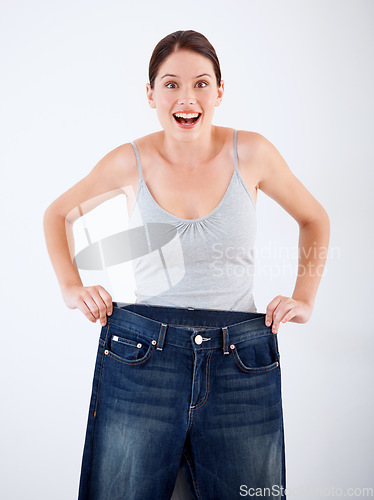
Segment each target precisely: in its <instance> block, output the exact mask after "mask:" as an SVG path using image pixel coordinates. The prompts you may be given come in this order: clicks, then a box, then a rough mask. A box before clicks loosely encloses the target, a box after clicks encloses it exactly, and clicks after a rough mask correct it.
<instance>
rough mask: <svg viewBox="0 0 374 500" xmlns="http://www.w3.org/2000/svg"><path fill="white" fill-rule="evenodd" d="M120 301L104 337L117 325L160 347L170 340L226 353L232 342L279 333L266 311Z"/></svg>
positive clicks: (116, 305)
mask: <svg viewBox="0 0 374 500" xmlns="http://www.w3.org/2000/svg"><path fill="white" fill-rule="evenodd" d="M120 304H121V303H118V302H113V313H112V315H111V316H108V317H107V318H108V319H107V321H108V322H107V326H104V327H102V330H101V338H102V340H105V339H106V337H107V335H108V333H109V331H110V325H116V326H118V327H121V328H124V329H126V330H129V331H131V332H135V333H139V334H141V335H143V336H146V337H148V338H149V339H152V340H156V341H157V349H158V350H162V349H163V347H164V344H165V342H167V343H171V344H174V345H177V346H180V347H185V348H189V349H191V348H195V349H211V348H216V347H223V352H224V354H229V343H230V342H235V343H236V344H237V343H239V342H241V341H244V340H248V339H251V338H253V339H254V338H257V337H262V336H265V335H276V334H274V333H273V332H272V331H271V325H270V326H266V325H265V313H259V312H241V311H225V310H216V309H196V308H189V307H188V308H182V307H168V306H154V305H151V306H150V305H146V304H126V305H120ZM196 335H199V338H198V339H197V342H196V340H194V339H195V337H196ZM191 341H192V342H191ZM192 346H193V347H192Z"/></svg>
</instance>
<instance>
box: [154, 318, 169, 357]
mask: <svg viewBox="0 0 374 500" xmlns="http://www.w3.org/2000/svg"><path fill="white" fill-rule="evenodd" d="M167 327H168V325H167V324H166V323H161V329H160V334H159V336H158V342H157V349H158V350H159V351H162V349H163V348H164V343H165V334H166V329H167Z"/></svg>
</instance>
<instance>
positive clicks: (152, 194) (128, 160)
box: [44, 30, 329, 500]
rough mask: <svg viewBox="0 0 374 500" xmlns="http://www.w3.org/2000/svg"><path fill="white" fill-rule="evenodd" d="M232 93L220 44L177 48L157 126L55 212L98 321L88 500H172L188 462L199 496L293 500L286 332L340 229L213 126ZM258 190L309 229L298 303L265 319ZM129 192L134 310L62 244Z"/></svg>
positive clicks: (152, 96)
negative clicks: (283, 366)
mask: <svg viewBox="0 0 374 500" xmlns="http://www.w3.org/2000/svg"><path fill="white" fill-rule="evenodd" d="M223 93H224V82H223V80H221V71H220V65H219V61H218V58H217V55H216V52H215V50H214V48H213V47H212V45H211V44H210V43H209V41H208V40H207V39H206V38H205V37H204V36H203V35H202V34H200V33H197V32H195V31H193V30H188V31H177V32H175V33H172V34H170V35H168V36H166V37H165V38H163V39H162V40H161V41H160V42H159V43H158V44H157V46H156V47H155V49H154V51H153V54H152V57H151V61H150V65H149V83H148V84H147V98H148V102H149V104H150V106H151V107H152V108H154V109H156V112H157V114H158V118H159V121H160V123H161V125H162V130H161V131H159V132H155V133H153V134H150V135H147V136H145V137H142V138H141V139H137V140H136V141H132V142H131V143H126V144H124V145H121V146H119V147H118V148H116V149H114V150H113V151H111V152H110V153H108V154H107V155H106V156H105V157H104V158H103V159H102V160H101V161H100V162H99V163H98V164H97V165H96V166H95V167H94V168H93V170H92V171H91V172H90V173H89V175H87V177H85V178H84V179H82V180H81V181H80V182H78V183H77V184H76V185H75V186H73V187H72V188H71V189H70V190H68V191H67V192H66V193H64V194H63V195H62V196H60V197H59V198H58V199H57V200H55V201H54V202H53V203H52V204H51V205H50V206H49V207H48V209H47V210H46V213H45V218H44V227H45V235H46V242H47V247H48V251H49V254H50V257H51V260H52V264H53V266H54V269H55V272H56V275H57V278H58V281H59V284H60V286H61V291H62V295H63V298H64V301H65V303H66V304H67V306H68V307H70V308H72V309H74V308H78V309H80V311H82V313H83V314H84V315H85V316H86V317H87V318H88V319H89V320H90V321H92V322H95V321H97V320H98V319H99V320H100V322H101V325H102V328H101V332H100V338H99V345H98V352H97V358H96V365H95V373H94V379H93V386H92V395H91V403H90V409H89V416H88V423H87V434H86V441H85V447H84V453H83V460H82V471H81V479H80V489H79V500H83V499H90V500H92V499H100V500H104V499H108V500H109V499H110V500H115V499H124V498H128V499H132V500H133V499H142V500H143V499H166V498H170V496H171V494H172V492H173V488H174V485H175V481H176V477H177V473H178V470H179V466H181V467H182V468H183V471H184V474H185V477H186V480H187V482H188V485H189V488H190V492H191V495H192V497H193V498H199V499H208V500H209V499H228V500H229V499H230V500H231V499H232V498H238V497H239V495H241V496H243V495H244V496H245V495H247V496H248V495H250V494H251V493H252V495H253V492H254V491H256V492H257V495H260V494H261V496H262V497H265V498H285V494H284V488H285V448H284V434H283V414H282V398H281V378H280V362H279V350H278V341H277V332H278V329H279V326H280V324H281V323H286V322H287V321H292V322H295V323H305V322H306V321H308V319H309V318H310V316H311V313H312V309H313V305H314V300H315V297H316V293H317V288H318V285H319V282H320V277H321V273H322V270H323V266H324V263H325V261H324V258H320V257H319V255H316V249H320V248H325V249H326V248H327V246H328V240H329V219H328V216H327V214H326V212H325V210H324V209H323V207H322V206H321V205H320V204H319V203H318V201H317V200H316V199H315V198H314V197H313V196H312V195H311V194H310V193H309V192H308V191H307V190H306V188H305V187H304V186H303V185H302V183H301V182H300V181H299V180H298V179H297V178H296V177H295V176H294V175H293V174H292V172H291V171H290V169H289V167H288V166H287V164H286V162H285V161H284V159H283V158H282V157H281V155H280V154H279V152H278V151H277V149H276V148H275V147H274V146H273V145H272V144H271V143H270V142H269V141H268V140H267V139H265V138H264V137H263V136H262V135H261V134H258V133H255V132H249V131H244V130H240V131H239V132H238V131H237V130H233V129H231V128H227V127H217V126H214V125H212V119H213V114H214V110H215V107H216V106H219V105H220V104H221V101H222V98H223ZM258 189H261V190H262V191H263V192H265V193H266V194H267V195H269V196H270V197H271V198H273V199H274V200H275V201H277V202H278V203H279V204H280V205H281V206H282V207H283V208H284V209H285V210H286V211H287V212H288V213H289V214H290V215H291V216H292V217H293V218H294V219H295V220H296V221H297V222H298V224H299V227H300V239H299V247H300V258H299V269H300V271H301V272H299V273H298V277H297V281H296V284H295V289H294V292H293V294H292V297H286V296H282V295H278V296H276V297H274V299H273V300H271V302H270V303H269V304H268V306H267V308H266V312H265V313H261V312H257V309H256V306H255V303H254V299H253V295H252V287H253V266H254V261H253V247H254V239H255V230H256V218H255V215H256V214H255V206H256V199H257V190H258ZM122 192H124V193H125V194H126V199H127V204H128V207H127V208H128V213H129V224H130V227H133V228H137V227H143V228H144V229H145V233H146V236H147V238H148V239H147V240H146V239H144V241H146V242H147V243H146V245H145V246H146V247H147V251H143V252H142V249H143V250H144V248H140V247H141V244H140V243H139V241H138V242H137V243H134V244H133V247H132V250H133V251H134V252H133V256H134V258H133V265H134V273H135V279H136V282H137V285H138V289H137V300H136V303H135V304H120V303H118V302H112V297H111V296H110V294H109V293H108V291H107V290H105V289H104V288H103V287H102V286H100V285H97V286H88V287H84V286H83V284H82V282H81V280H80V277H79V273H78V270H77V269H76V267H75V266H74V265H73V264H72V259H71V255H70V253H71V252H72V250H71V248H69V245H70V241H69V240H70V239H71V238H70V237H69V235H66V233H65V229H68V228H69V227H70V225H69V224H67V222H70V223H71V222H73V221H74V220H75V219H76V218H78V217H79V215H81V213H82V212H81V208H80V207H81V206H82V204H83V203H84V202H85V206H86V210H90V209H92V208H93V207H94V206H95V202H94V201H93V200H96V204H97V203H98V202H102V201H104V200H105V199H108V198H110V197H113V196H115V195H117V194H119V193H122ZM87 207H88V208H87ZM65 225H66V228H65ZM155 228H156V229H157V231H156V234H155ZM157 238H158V243H160V242H164V247H163V251H162V252H160V251H156V250H157V249H158V246H157V245H154V246H152V242H154V241H155V239H157ZM165 242H166V243H165ZM143 243H144V242H143ZM135 247H136V248H135ZM312 248H313V252H310V251H308V250H309V249H312ZM317 254H318V252H317ZM305 270H306V271H305ZM317 270H318V272H317ZM238 271H241V272H238ZM243 271H244V272H243Z"/></svg>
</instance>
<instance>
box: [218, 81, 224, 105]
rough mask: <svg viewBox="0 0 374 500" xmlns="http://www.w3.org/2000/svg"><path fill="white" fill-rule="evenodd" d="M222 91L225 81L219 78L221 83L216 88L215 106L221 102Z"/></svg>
mask: <svg viewBox="0 0 374 500" xmlns="http://www.w3.org/2000/svg"><path fill="white" fill-rule="evenodd" d="M224 91H225V82H224V81H223V80H221V85H220V86H219V88H218V89H217V99H216V106H219V105H220V104H221V102H222V99H223V93H224Z"/></svg>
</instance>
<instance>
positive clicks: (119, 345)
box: [105, 324, 156, 365]
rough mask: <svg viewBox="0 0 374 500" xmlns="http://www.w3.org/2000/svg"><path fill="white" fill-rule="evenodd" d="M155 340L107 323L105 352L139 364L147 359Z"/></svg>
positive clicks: (124, 361) (120, 359)
mask: <svg viewBox="0 0 374 500" xmlns="http://www.w3.org/2000/svg"><path fill="white" fill-rule="evenodd" d="M155 346H156V341H155V340H153V339H150V338H148V337H146V336H145V335H142V334H140V333H136V332H133V331H131V330H127V329H126V328H122V327H120V326H117V325H114V324H109V331H108V346H107V350H106V351H105V354H106V355H108V356H111V357H112V358H113V359H116V360H117V361H121V362H122V363H126V364H135V365H136V364H140V363H144V362H146V361H148V359H149V358H150V357H151V355H152V353H153V351H154V349H155Z"/></svg>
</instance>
